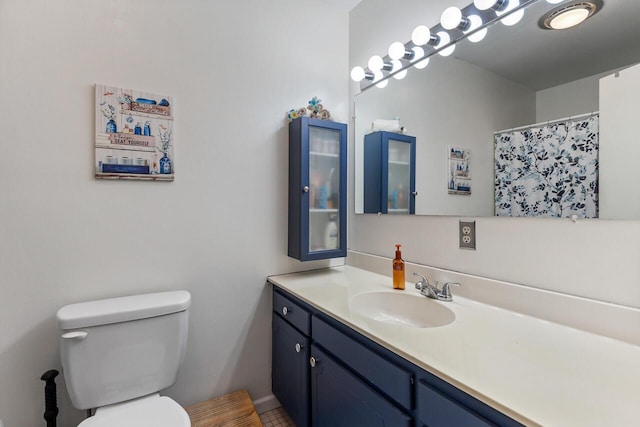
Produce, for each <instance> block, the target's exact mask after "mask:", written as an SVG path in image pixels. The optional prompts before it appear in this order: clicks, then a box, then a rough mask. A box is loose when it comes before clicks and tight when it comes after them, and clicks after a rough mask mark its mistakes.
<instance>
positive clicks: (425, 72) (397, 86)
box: [352, 0, 640, 219]
mask: <svg viewBox="0 0 640 427" xmlns="http://www.w3.org/2000/svg"><path fill="white" fill-rule="evenodd" d="M367 1H370V0H364V1H363V3H365V2H367ZM396 3H397V7H402V2H396ZM433 3H434V7H440V8H442V10H444V9H445V8H446V7H447V6H448V4H447V2H445V1H437V2H433ZM465 3H467V4H468V3H471V1H469V2H465ZM569 3H575V2H574V1H564V2H562V3H560V4H550V3H548V2H547V1H545V0H538V1H535V2H533V3H532V4H530V5H529V6H527V8H526V10H525V15H524V18H523V20H522V21H521V22H520V23H518V24H517V25H516V26H511V27H510V26H505V25H502V24H500V23H496V24H494V25H493V26H491V27H490V28H489V31H488V33H487V36H486V38H485V39H484V40H483V41H482V42H480V43H470V42H469V41H466V40H463V41H461V42H459V43H458V44H457V46H456V50H455V52H454V53H453V55H451V56H448V57H441V56H439V55H434V56H433V57H431V60H430V63H429V65H428V66H427V67H425V68H424V69H415V68H411V69H409V70H408V74H407V76H406V77H405V78H404V79H403V80H396V79H394V78H390V79H389V84H388V85H387V86H386V87H385V88H384V89H379V88H377V87H372V88H370V89H367V90H364V91H362V92H361V93H359V94H357V95H356V96H355V126H354V134H355V186H356V187H355V204H356V206H355V210H356V213H363V188H364V185H366V183H365V182H364V174H363V170H364V160H363V141H364V136H365V135H366V134H368V133H370V132H371V131H372V124H373V123H375V122H376V121H378V123H380V121H381V120H391V119H399V123H400V125H401V126H402V127H403V128H404V132H405V134H407V135H411V136H414V137H416V160H415V183H416V188H415V189H416V191H417V196H416V198H415V213H416V214H417V215H456V216H478V217H480V216H485V217H486V216H494V215H496V214H498V215H508V213H507V214H505V213H504V212H502V213H497V208H496V206H497V205H498V204H499V203H497V202H496V197H497V194H498V192H497V191H496V188H497V186H496V169H497V168H496V157H495V147H496V143H495V134H496V132H499V131H504V130H513V131H514V132H520V133H522V134H524V133H525V132H524V130H525V129H529V128H531V127H533V129H539V128H540V127H544V128H545V131H548V132H551V133H553V132H560V131H562V129H560V130H558V129H557V127H556V128H555V130H553V129H551V131H549V129H550V128H552V127H553V126H554V125H556V124H558V123H559V124H560V125H565V124H567V123H569V124H570V123H574V122H576V121H581V120H588V119H590V118H591V117H592V115H594V113H595V115H596V118H597V122H596V125H595V127H594V128H593V129H589V131H595V132H596V133H598V134H599V139H598V142H599V153H597V155H596V157H595V158H592V159H590V160H588V162H589V163H590V164H591V165H592V166H595V167H596V173H597V181H595V182H594V183H592V184H591V186H592V187H594V188H593V190H594V191H595V194H596V198H597V199H598V201H597V203H598V212H597V213H596V214H595V215H586V216H585V217H587V218H591V217H599V218H607V219H640V190H639V189H640V185H639V184H638V183H637V179H635V178H636V174H637V172H636V171H637V170H638V166H637V165H638V163H639V161H640V136H639V133H638V132H637V130H635V129H634V128H635V127H636V125H635V123H637V122H638V121H639V120H640V97H638V95H632V94H633V93H637V94H639V95H640V83H639V82H640V66H634V65H635V64H638V63H640V25H638V23H639V22H640V2H638V1H637V0H603V1H602V3H603V6H602V9H601V10H600V11H599V12H598V13H597V14H596V15H594V16H593V17H592V18H591V19H589V20H587V21H586V22H584V23H582V24H580V25H579V26H577V27H574V28H571V29H567V30H544V29H541V28H540V26H539V20H540V18H541V17H542V16H543V15H544V14H545V13H546V12H548V11H549V10H551V9H554V8H556V7H558V6H559V5H562V4H569ZM438 5H440V6H438ZM352 13H353V12H352ZM394 22H397V20H396V21H394ZM431 24H434V23H431ZM396 25H399V24H396ZM411 30H412V28H406V33H407V34H410V33H411ZM392 41H393V40H389V42H392ZM383 54H384V53H383ZM564 137H565V138H568V139H571V138H574V136H572V135H568V136H567V135H565V136H564ZM583 137H584V132H583ZM507 139H508V138H507ZM580 144H582V142H581V143H580ZM580 144H578V145H580ZM574 145H575V144H574ZM452 148H454V149H456V150H464V151H465V155H467V154H468V156H469V158H468V163H463V164H466V165H467V166H468V167H469V169H470V172H469V177H470V178H471V179H470V180H469V183H470V192H464V191H463V192H455V191H450V190H451V188H450V187H451V185H450V183H451V181H452V173H451V171H452V167H453V168H454V169H455V168H459V167H460V166H455V162H454V161H452V159H451V150H452ZM574 148H575V147H574ZM535 149H537V148H534V149H533V150H535ZM581 149H582V150H583V151H584V148H583V147H582V146H579V147H578V151H579V150H581ZM519 150H522V148H519ZM587 151H588V150H587ZM458 154H459V153H458ZM530 154H531V153H530ZM549 155H551V156H553V153H547V154H546V156H547V159H544V158H543V157H544V155H541V154H540V153H534V157H535V156H538V158H537V159H534V162H537V161H538V160H539V161H540V162H543V161H547V163H548V162H549V159H548V157H549ZM575 157H576V156H575V155H574V156H573V157H572V156H571V155H570V156H569V159H570V160H569V161H570V162H573V160H574V159H575ZM564 166H565V165H558V164H557V162H556V165H555V170H556V171H557V170H558V169H559V168H562V167H564ZM574 166H575V165H574ZM464 167H466V166H463V168H464ZM548 168H551V169H554V166H553V159H551V166H548ZM465 172H466V171H465ZM520 173H521V174H522V173H523V172H522V169H521V170H520ZM584 174H585V172H584V171H582V172H580V173H578V174H574V175H575V177H577V178H576V179H577V180H581V179H583V177H581V176H579V175H584ZM565 184H567V187H566V189H565V188H563V189H561V190H559V191H560V194H565V195H566V192H567V191H574V190H572V188H573V187H572V186H571V185H570V183H568V181H567V182H566V183H565ZM554 185H555V184H554ZM576 188H577V187H576ZM527 191H528V190H527ZM577 199H578V198H577V196H576V200H577ZM574 205H578V206H579V205H580V203H579V201H578V202H576V203H574ZM513 216H536V215H530V214H528V213H527V214H523V213H522V212H518V213H517V214H514V215H513ZM542 216H545V215H542ZM546 216H554V215H546ZM560 216H563V215H560ZM564 216H568V215H564Z"/></svg>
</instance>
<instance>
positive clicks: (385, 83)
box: [376, 75, 389, 89]
mask: <svg viewBox="0 0 640 427" xmlns="http://www.w3.org/2000/svg"><path fill="white" fill-rule="evenodd" d="M380 78H382V75H381V77H380ZM378 80H379V79H378ZM388 84H389V79H387V80H383V81H381V82H378V83H376V87H379V88H380V89H383V88H385V87H387V85H388Z"/></svg>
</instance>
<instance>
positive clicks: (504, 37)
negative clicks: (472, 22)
mask: <svg viewBox="0 0 640 427" xmlns="http://www.w3.org/2000/svg"><path fill="white" fill-rule="evenodd" d="M603 1H604V7H603V8H602V9H601V10H600V12H599V13H597V14H595V15H594V16H593V17H591V19H589V20H587V21H586V22H584V23H582V24H581V25H579V26H577V27H574V28H571V29H567V30H560V31H552V30H542V29H540V28H539V27H538V20H539V19H540V17H541V16H542V15H543V14H544V13H545V12H546V11H548V10H550V9H553V8H554V7H556V6H558V5H551V4H549V3H547V2H546V1H544V0H539V1H538V2H536V3H534V4H532V5H530V6H529V7H528V8H527V10H526V11H525V16H524V18H523V20H522V21H521V22H520V23H518V24H517V25H515V26H513V27H507V26H505V25H502V24H500V23H498V24H495V25H493V26H492V27H491V28H489V32H488V34H487V37H486V38H485V39H484V40H483V41H482V42H481V43H470V42H462V43H459V46H458V48H457V49H456V52H455V54H454V56H456V57H457V58H460V59H464V60H465V61H468V62H471V63H474V64H476V65H478V66H481V67H483V68H486V69H489V70H491V71H493V72H495V73H496V74H499V75H501V76H503V77H505V78H508V79H509V80H512V81H515V82H519V83H521V84H523V85H525V86H528V87H530V88H532V89H534V90H541V89H546V88H549V87H553V86H557V85H560V84H563V83H567V82H569V81H573V80H577V79H580V78H583V77H588V76H592V75H596V74H600V73H603V72H605V71H610V70H613V69H616V68H620V67H624V66H626V65H629V64H634V63H638V62H640V1H638V0H603ZM566 3H567V2H565V3H564V4H566Z"/></svg>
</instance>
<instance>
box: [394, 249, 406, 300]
mask: <svg viewBox="0 0 640 427" xmlns="http://www.w3.org/2000/svg"><path fill="white" fill-rule="evenodd" d="M393 289H401V290H404V261H403V260H402V254H401V253H400V245H396V257H395V259H394V260H393Z"/></svg>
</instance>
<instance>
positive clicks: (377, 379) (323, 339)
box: [312, 316, 413, 409]
mask: <svg viewBox="0 0 640 427" xmlns="http://www.w3.org/2000/svg"><path fill="white" fill-rule="evenodd" d="M312 328H313V339H314V340H315V341H316V342H318V343H319V344H320V345H322V346H323V347H324V348H325V349H327V350H328V351H329V352H330V353H332V354H333V355H334V356H336V358H338V359H340V360H341V361H342V362H343V363H344V364H345V365H347V366H349V368H351V369H352V370H353V371H355V372H356V373H358V374H359V375H360V376H361V377H362V378H364V379H365V380H366V381H367V382H368V383H369V384H371V385H373V386H375V387H376V388H378V389H379V390H380V391H382V392H383V393H385V394H386V395H387V396H389V398H390V399H392V400H394V401H395V402H397V403H398V404H400V405H401V406H403V407H404V408H407V409H412V405H411V396H412V393H411V390H412V387H413V385H412V379H413V376H412V374H411V373H410V372H408V371H406V370H404V369H402V368H400V367H399V366H397V365H396V364H394V363H392V362H390V361H389V360H387V359H385V358H384V357H382V356H380V355H379V354H377V353H375V352H374V351H372V350H370V349H368V348H366V347H365V346H364V345H362V344H360V343H358V342H357V341H355V340H354V339H353V338H351V337H349V336H347V335H345V334H344V333H342V332H340V331H338V330H337V329H335V328H333V327H332V326H330V325H329V324H327V323H326V322H324V321H322V320H321V319H319V318H317V317H315V316H314V317H312Z"/></svg>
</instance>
